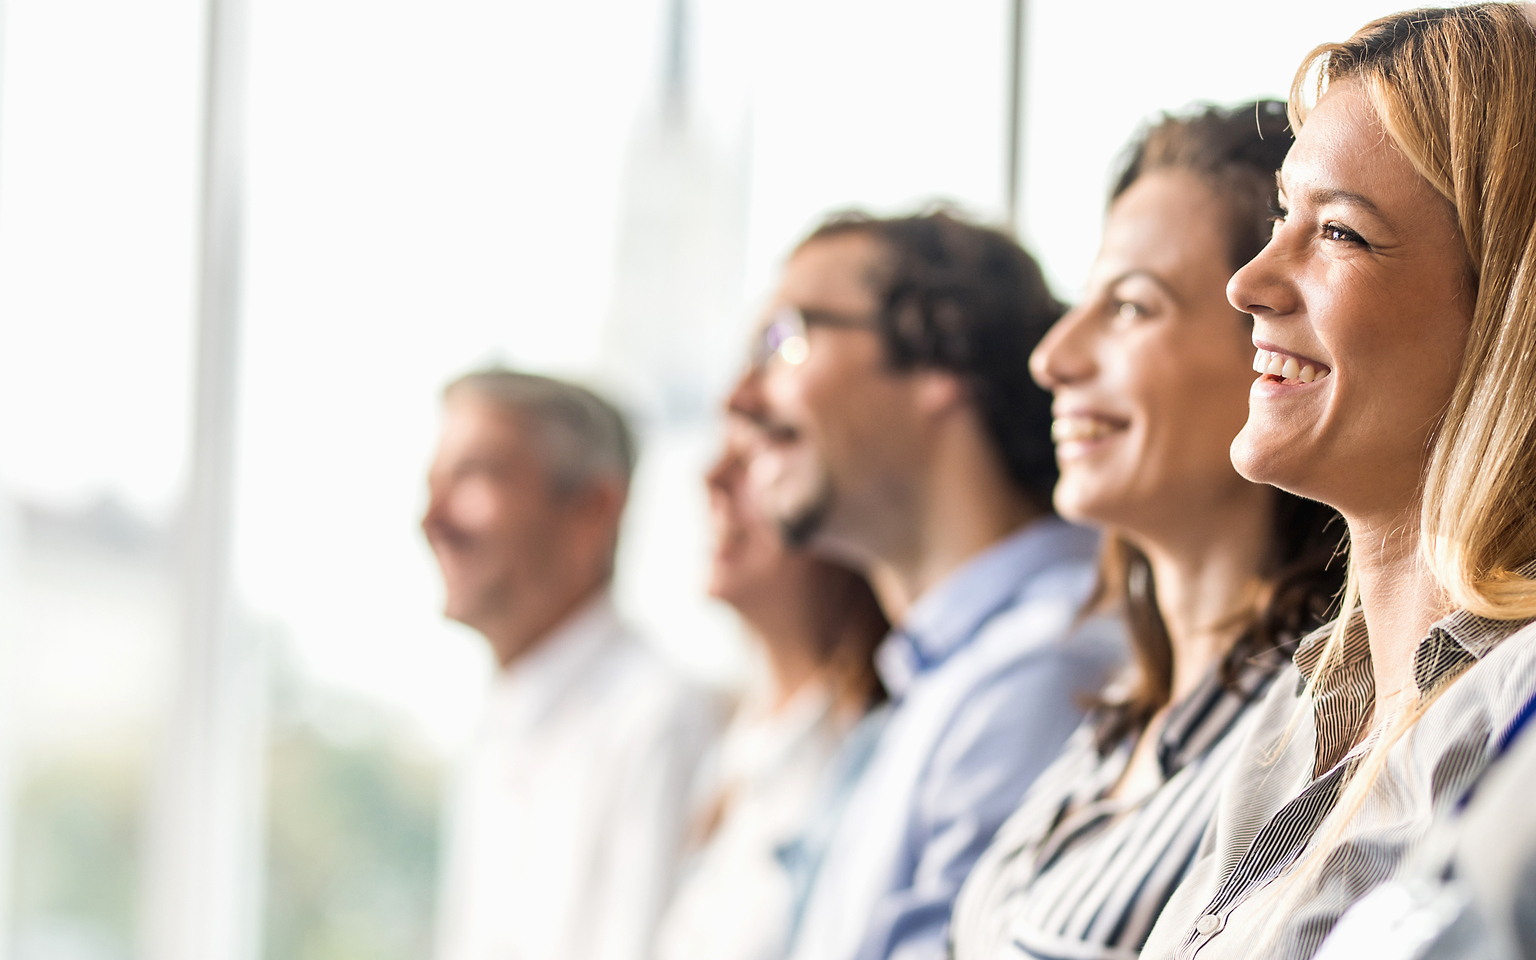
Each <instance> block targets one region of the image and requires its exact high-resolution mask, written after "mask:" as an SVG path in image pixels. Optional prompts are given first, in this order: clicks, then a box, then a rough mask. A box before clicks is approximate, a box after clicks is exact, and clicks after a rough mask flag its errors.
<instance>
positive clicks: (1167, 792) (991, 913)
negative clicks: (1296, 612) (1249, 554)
mask: <svg viewBox="0 0 1536 960" xmlns="http://www.w3.org/2000/svg"><path fill="white" fill-rule="evenodd" d="M1285 665H1286V657H1285V655H1284V653H1283V652H1281V651H1279V650H1274V651H1270V652H1269V653H1268V654H1267V655H1265V656H1262V657H1258V658H1254V659H1252V660H1250V661H1249V662H1248V663H1247V664H1246V665H1244V667H1243V668H1242V669H1241V670H1240V671H1239V672H1238V674H1237V676H1236V677H1234V678H1233V681H1232V682H1231V683H1230V684H1223V683H1222V682H1221V680H1220V677H1219V675H1218V671H1217V670H1216V669H1212V671H1211V672H1210V674H1209V675H1207V677H1206V679H1205V681H1204V682H1203V683H1202V684H1201V686H1200V687H1199V688H1197V689H1196V690H1195V691H1194V692H1193V693H1191V694H1190V695H1189V696H1187V697H1185V698H1184V699H1183V700H1182V701H1181V702H1179V703H1178V704H1176V705H1175V706H1174V707H1173V708H1172V709H1171V710H1170V711H1169V714H1168V718H1167V722H1166V723H1165V725H1164V727H1163V729H1162V732H1161V733H1160V734H1159V735H1158V740H1157V759H1158V765H1159V768H1160V773H1161V779H1160V782H1159V783H1158V784H1157V785H1156V786H1154V787H1152V788H1150V789H1147V790H1145V791H1143V792H1141V793H1140V794H1139V795H1133V796H1111V795H1110V794H1111V792H1112V791H1113V790H1114V788H1115V786H1116V784H1118V783H1119V782H1120V779H1121V777H1122V775H1123V774H1124V773H1125V770H1126V767H1127V766H1128V765H1129V763H1130V761H1131V755H1132V752H1133V751H1134V750H1135V747H1136V742H1137V740H1138V739H1139V736H1140V734H1139V732H1138V733H1136V734H1132V735H1129V736H1127V737H1125V738H1124V739H1123V740H1122V741H1121V742H1120V743H1119V744H1117V745H1116V746H1115V747H1114V749H1112V750H1110V751H1109V752H1108V753H1107V754H1101V753H1100V752H1099V747H1098V733H1099V730H1098V728H1099V724H1100V723H1101V722H1103V721H1102V718H1090V719H1089V720H1088V721H1086V722H1085V723H1084V724H1083V725H1082V726H1081V727H1080V728H1079V729H1078V731H1077V733H1076V734H1074V735H1073V738H1072V740H1071V741H1069V743H1068V744H1067V747H1066V749H1065V750H1064V751H1063V752H1062V755H1061V757H1060V758H1059V759H1058V760H1057V761H1056V762H1055V763H1054V764H1053V765H1052V766H1051V767H1050V768H1049V769H1047V770H1046V772H1045V773H1043V774H1041V776H1040V779H1039V780H1037V781H1036V782H1035V785H1034V787H1032V788H1031V789H1030V792H1029V793H1028V795H1027V796H1026V797H1025V799H1024V802H1023V804H1022V805H1021V806H1020V808H1019V809H1018V811H1017V812H1016V813H1015V814H1014V815H1013V816H1012V817H1011V818H1009V820H1008V822H1007V823H1006V824H1005V825H1004V826H1003V828H1002V829H1001V830H1000V831H999V832H998V834H997V838H996V839H995V840H994V841H993V843H992V846H991V847H990V848H989V849H988V850H987V852H986V854H985V855H984V856H983V857H982V859H981V861H980V862H979V863H978V864H977V866H976V869H975V871H973V872H972V873H971V876H970V878H969V879H967V880H966V883H965V887H964V889H963V890H962V891H961V894H960V899H959V901H958V903H957V904H956V907H955V915H954V921H953V926H952V928H951V936H952V945H953V952H954V956H955V957H956V958H958V960H973V958H982V957H986V958H995V957H1039V958H1047V957H1049V958H1056V957H1063V958H1065V957H1070V958H1073V960H1089V958H1093V960H1101V958H1102V960H1110V958H1114V960H1122V958H1123V960H1133V958H1135V957H1136V955H1137V953H1138V951H1140V949H1141V945H1142V943H1143V942H1144V941H1145V940H1146V938H1147V933H1148V932H1149V931H1150V930H1151V928H1152V924H1153V922H1154V921H1155V920H1156V919H1157V915H1158V913H1159V911H1161V910H1162V908H1163V904H1164V903H1166V902H1167V899H1168V896H1169V895H1170V894H1171V893H1172V892H1173V889H1174V887H1175V886H1176V885H1177V884H1178V882H1179V880H1180V879H1181V878H1182V877H1183V876H1184V873H1185V871H1186V870H1187V869H1188V868H1189V865H1190V863H1191V862H1192V861H1193V859H1194V855H1195V851H1196V848H1197V847H1198V845H1199V843H1200V838H1201V836H1202V835H1203V834H1204V832H1205V828H1206V825H1207V824H1208V823H1209V822H1210V819H1211V814H1212V812H1213V810H1214V809H1215V805H1216V796H1217V793H1218V790H1219V787H1220V784H1221V781H1222V779H1223V776H1222V774H1223V772H1224V771H1225V769H1226V767H1227V765H1228V763H1229V762H1230V761H1231V759H1232V756H1233V754H1234V752H1235V751H1236V749H1237V746H1238V744H1239V742H1240V741H1241V740H1242V734H1243V732H1244V731H1245V730H1246V729H1247V727H1248V725H1249V722H1250V721H1251V720H1252V719H1253V718H1254V717H1255V716H1256V711H1255V710H1253V709H1250V708H1251V707H1252V706H1254V705H1255V704H1256V703H1258V702H1259V701H1260V699H1261V698H1262V696H1263V694H1264V692H1265V691H1266V690H1267V689H1268V688H1269V685H1270V681H1272V680H1273V679H1274V678H1275V675H1276V674H1277V673H1278V672H1279V671H1280V670H1281V669H1282V668H1284V667H1285Z"/></svg>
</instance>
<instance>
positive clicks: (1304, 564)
mask: <svg viewBox="0 0 1536 960" xmlns="http://www.w3.org/2000/svg"><path fill="white" fill-rule="evenodd" d="M1293 139H1294V138H1293V135H1292V133H1291V130H1290V126H1289V124H1288V122H1287V119H1286V104H1285V103H1283V102H1281V101H1279V100H1261V101H1259V102H1257V103H1246V104H1243V105H1242V106H1238V107H1232V108H1230V109H1229V108H1223V107H1216V106H1206V107H1202V108H1200V109H1198V110H1195V111H1193V112H1191V113H1188V114H1184V115H1167V114H1165V115H1164V116H1163V117H1162V118H1161V119H1160V120H1159V122H1157V123H1156V124H1154V125H1152V126H1149V127H1148V128H1146V129H1144V130H1143V131H1142V132H1141V133H1140V135H1139V136H1138V137H1137V138H1136V139H1135V140H1134V141H1132V143H1131V145H1130V147H1129V148H1127V150H1126V152H1125V154H1124V155H1123V157H1122V160H1121V166H1120V172H1119V174H1118V176H1116V177H1115V179H1114V185H1113V187H1112V189H1111V191H1110V196H1109V202H1110V204H1111V205H1113V203H1114V202H1115V200H1116V199H1118V198H1119V197H1120V195H1121V194H1123V193H1125V191H1127V190H1129V189H1130V187H1131V185H1132V184H1134V183H1135V182H1136V181H1137V180H1138V179H1139V178H1140V177H1142V176H1144V175H1145V174H1148V173H1151V172H1152V171H1154V170H1164V169H1179V170H1187V171H1190V172H1192V173H1194V174H1196V175H1197V176H1198V177H1199V178H1200V179H1201V180H1202V181H1204V182H1205V183H1206V184H1207V185H1208V186H1209V187H1210V188H1211V189H1212V190H1213V191H1214V192H1215V193H1216V195H1217V197H1219V198H1220V199H1221V201H1222V202H1223V205H1224V206H1225V208H1226V212H1227V231H1228V246H1227V249H1228V251H1229V256H1230V257H1231V263H1230V267H1231V269H1232V272H1234V273H1235V272H1236V271H1237V270H1238V268H1240V267H1242V266H1243V264H1245V263H1247V262H1248V261H1249V260H1252V259H1253V258H1254V257H1255V256H1257V255H1258V253H1259V251H1260V250H1262V249H1263V248H1264V245H1265V244H1266V243H1268V242H1269V235H1270V230H1271V224H1270V217H1271V216H1272V214H1271V210H1272V209H1273V208H1274V205H1275V201H1276V197H1275V173H1276V172H1277V171H1278V170H1279V169H1280V164H1281V163H1282V162H1283V161H1284V160H1285V154H1286V152H1287V151H1288V150H1289V149H1290V147H1291V143H1292V141H1293ZM1274 494H1275V495H1274V501H1273V502H1274V515H1273V518H1272V523H1271V531H1272V536H1271V544H1272V549H1271V551H1270V555H1269V556H1268V557H1267V558H1266V560H1265V564H1264V568H1263V569H1262V570H1261V571H1260V576H1261V578H1262V584H1261V589H1260V590H1259V592H1258V594H1257V596H1255V597H1254V600H1253V603H1252V605H1251V606H1250V607H1249V609H1248V610H1247V611H1246V612H1245V613H1244V614H1243V617H1244V619H1245V621H1246V622H1245V623H1244V629H1243V632H1242V635H1241V636H1240V638H1239V639H1238V641H1237V643H1236V644H1235V645H1234V646H1233V647H1232V649H1231V650H1230V651H1228V653H1227V655H1226V657H1225V658H1224V659H1223V661H1222V663H1221V666H1220V668H1219V669H1220V671H1221V680H1222V682H1223V683H1227V684H1232V683H1233V682H1234V681H1235V680H1236V679H1237V676H1238V674H1239V672H1240V671H1241V669H1242V667H1243V666H1244V664H1245V663H1247V662H1248V661H1250V660H1252V659H1254V658H1257V657H1263V656H1271V655H1275V653H1276V652H1279V653H1284V654H1285V655H1289V653H1290V652H1292V651H1293V650H1294V649H1295V646H1296V643H1297V641H1298V640H1300V639H1301V638H1302V637H1303V636H1305V635H1306V634H1307V633H1308V632H1310V631H1311V630H1313V629H1314V628H1316V627H1318V626H1321V625H1322V624H1323V623H1325V622H1326V621H1327V620H1328V617H1329V614H1330V611H1331V608H1332V607H1333V606H1334V603H1335V600H1336V599H1337V597H1338V595H1339V592H1340V590H1341V589H1342V587H1343V585H1344V562H1343V559H1342V555H1341V550H1342V546H1343V539H1344V537H1345V536H1346V533H1347V531H1346V529H1345V526H1344V521H1343V519H1342V518H1341V517H1340V516H1339V515H1338V513H1337V512H1335V511H1334V510H1333V508H1331V507H1327V506H1324V505H1323V504H1321V503H1317V502H1316V501H1313V500H1306V499H1303V498H1301V497H1298V496H1295V495H1293V494H1289V493H1286V492H1284V491H1283V490H1276V491H1275V492H1274ZM1087 609H1088V610H1089V611H1092V612H1099V611H1115V612H1119V613H1120V614H1122V615H1123V616H1124V618H1125V621H1126V627H1127V630H1128V632H1129V634H1130V639H1131V651H1132V656H1133V659H1134V661H1135V665H1136V667H1137V671H1136V679H1135V681H1134V684H1133V686H1132V687H1131V689H1130V690H1129V691H1128V692H1127V693H1126V694H1125V695H1124V696H1123V697H1119V698H1117V699H1115V700H1113V701H1104V702H1101V703H1100V704H1099V708H1100V711H1101V717H1102V720H1101V723H1100V725H1099V731H1098V745H1099V749H1100V750H1101V751H1105V752H1107V751H1109V750H1110V749H1112V748H1113V747H1114V745H1115V744H1116V743H1119V742H1120V741H1121V740H1122V739H1123V738H1125V737H1126V736H1128V735H1130V734H1132V733H1136V732H1139V731H1140V730H1142V729H1144V728H1145V727H1146V725H1147V723H1148V722H1149V721H1150V720H1151V719H1152V717H1153V716H1154V715H1155V714H1156V713H1157V712H1158V711H1159V710H1161V709H1162V708H1163V707H1164V706H1166V705H1167V704H1168V701H1169V699H1170V697H1171V695H1172V685H1173V647H1172V645H1171V643H1170V641H1169V639H1168V628H1167V625H1166V624H1165V623H1164V621H1163V615H1162V611H1161V610H1160V609H1158V605H1157V585H1156V583H1155V582H1154V581H1153V576H1152V566H1151V564H1150V563H1149V562H1148V560H1147V557H1146V555H1145V554H1143V553H1142V552H1141V551H1140V550H1138V549H1136V547H1134V546H1133V545H1132V544H1131V543H1130V542H1129V541H1127V540H1126V539H1125V538H1123V537H1120V536H1116V535H1114V534H1110V535H1108V536H1106V537H1105V541H1104V545H1103V549H1102V551H1101V553H1100V559H1099V580H1098V585H1097V587H1096V589H1095V590H1094V593H1093V595H1092V596H1091V597H1090V598H1089V600H1088V606H1087Z"/></svg>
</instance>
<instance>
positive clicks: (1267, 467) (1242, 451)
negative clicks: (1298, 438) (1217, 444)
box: [1232, 420, 1306, 489]
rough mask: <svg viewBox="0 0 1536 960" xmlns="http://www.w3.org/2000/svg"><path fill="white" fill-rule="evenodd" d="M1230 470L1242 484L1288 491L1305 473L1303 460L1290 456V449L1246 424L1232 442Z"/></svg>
mask: <svg viewBox="0 0 1536 960" xmlns="http://www.w3.org/2000/svg"><path fill="white" fill-rule="evenodd" d="M1232 466H1233V467H1234V468H1236V470H1237V472H1238V475H1239V476H1241V477H1242V478H1243V479H1244V480H1250V481H1252V482H1254V483H1267V484H1270V485H1271V486H1276V487H1281V488H1283V489H1291V485H1292V484H1294V483H1295V482H1297V481H1298V480H1303V481H1304V478H1303V477H1298V476H1295V474H1297V473H1305V472H1306V471H1305V470H1304V469H1301V468H1303V467H1304V466H1305V463H1304V460H1303V458H1300V457H1296V456H1295V455H1293V453H1292V445H1291V444H1287V443H1283V442H1281V441H1280V440H1278V438H1276V437H1275V436H1274V435H1273V434H1270V433H1268V432H1267V431H1261V430H1256V429H1254V426H1253V421H1251V420H1250V421H1249V422H1248V424H1246V425H1245V426H1244V427H1243V429H1242V430H1241V431H1239V432H1238V434H1237V438H1236V439H1234V440H1233V441H1232Z"/></svg>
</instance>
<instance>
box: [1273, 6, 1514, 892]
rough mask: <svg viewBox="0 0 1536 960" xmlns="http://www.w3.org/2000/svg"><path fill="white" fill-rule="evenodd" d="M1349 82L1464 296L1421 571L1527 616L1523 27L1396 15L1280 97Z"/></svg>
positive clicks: (1301, 73) (1353, 581) (1351, 589)
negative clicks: (1424, 193)
mask: <svg viewBox="0 0 1536 960" xmlns="http://www.w3.org/2000/svg"><path fill="white" fill-rule="evenodd" d="M1339 80H1350V81H1352V82H1356V83H1358V84H1360V86H1361V88H1362V90H1363V92H1364V93H1365V95H1366V96H1367V97H1368V99H1369V101H1370V103H1371V105H1372V107H1373V108H1374V109H1375V111H1376V114H1377V116H1378V117H1379V118H1380V120H1381V122H1382V124H1383V126H1384V127H1385V128H1386V131H1387V135H1388V136H1389V137H1391V138H1392V141H1393V143H1394V144H1395V145H1396V146H1397V148H1398V149H1399V150H1400V151H1402V153H1403V155H1404V156H1405V157H1407V159H1408V160H1409V162H1410V163H1412V164H1413V166H1414V169H1415V170H1417V171H1418V173H1419V175H1420V176H1422V177H1423V178H1424V179H1425V180H1426V181H1427V182H1428V183H1429V184H1430V185H1431V186H1432V187H1433V188H1434V189H1435V190H1436V191H1438V192H1439V193H1440V195H1441V196H1443V197H1445V199H1446V200H1447V201H1448V202H1449V203H1450V205H1451V206H1452V208H1453V209H1454V212H1455V215H1456V219H1457V223H1458V226H1459V228H1460V233H1461V236H1462V239H1463V241H1464V242H1465V244H1466V254H1467V271H1468V278H1469V283H1470V284H1471V286H1472V289H1473V291H1474V293H1475V298H1474V301H1473V308H1472V318H1471V326H1470V329H1469V331H1468V335H1467V342H1466V351H1465V354H1464V356H1463V358H1462V365H1461V372H1460V376H1459V377H1458V379H1457V382H1456V387H1455V390H1454V392H1453V394H1452V396H1451V398H1450V401H1449V402H1448V403H1447V405H1446V407H1445V412H1444V415H1443V418H1442V420H1441V423H1440V425H1439V428H1438V430H1437V431H1436V434H1435V437H1434V439H1433V441H1432V448H1431V450H1430V457H1429V464H1428V466H1427V469H1426V471H1425V477H1424V488H1423V498H1422V503H1421V507H1420V514H1419V529H1420V542H1419V549H1420V554H1421V556H1422V559H1423V562H1424V564H1425V566H1426V568H1427V569H1428V570H1429V571H1430V573H1431V574H1432V575H1433V576H1434V578H1435V581H1436V582H1437V583H1438V584H1439V586H1440V587H1441V589H1443V590H1444V591H1445V594H1446V596H1447V598H1448V599H1449V600H1450V601H1451V602H1452V603H1453V604H1454V605H1455V606H1457V607H1460V608H1464V609H1466V610H1468V611H1470V612H1471V613H1473V614H1476V615H1478V616H1482V617H1488V618H1490V619H1495V620H1518V619H1525V618H1528V617H1533V616H1536V581H1532V580H1530V579H1527V578H1525V577H1522V576H1521V575H1520V574H1519V573H1518V572H1517V568H1518V567H1519V566H1520V565H1521V564H1523V563H1525V562H1527V561H1529V560H1531V559H1532V558H1533V557H1536V28H1533V24H1532V22H1531V21H1529V20H1527V18H1526V15H1525V12H1524V11H1523V10H1522V9H1521V5H1519V4H1516V3H1497V2H1496V3H1478V4H1471V5H1468V6H1463V7H1451V8H1434V9H1422V10H1411V11H1408V12H1406V13H1400V14H1395V15H1393V16H1389V17H1383V18H1381V19H1379V20H1375V21H1373V22H1371V23H1369V24H1366V25H1365V26H1364V27H1362V28H1361V29H1360V30H1358V31H1357V32H1356V33H1355V35H1354V36H1352V37H1350V38H1349V39H1348V40H1346V41H1345V42H1343V43H1327V44H1323V45H1321V46H1319V47H1317V48H1316V49H1314V50H1313V51H1312V52H1311V53H1310V54H1308V55H1307V56H1306V58H1305V59H1304V60H1303V62H1302V65H1301V68H1300V69H1299V70H1298V71H1297V73H1296V78H1295V81H1294V82H1293V83H1292V85H1291V103H1290V112H1291V122H1292V125H1293V126H1294V127H1295V128H1296V129H1298V130H1299V129H1300V127H1301V125H1302V123H1304V122H1305V120H1306V116H1307V113H1308V110H1309V108H1310V106H1311V105H1313V104H1315V103H1316V101H1317V99H1318V98H1319V97H1321V96H1322V94H1323V93H1324V92H1325V91H1326V90H1327V87H1328V85H1329V83H1331V82H1333V81H1339ZM1359 595H1360V590H1359V582H1358V578H1357V577H1356V575H1355V572H1354V570H1353V568H1351V570H1350V573H1349V575H1348V577H1347V580H1346V584H1345V589H1344V595H1343V602H1342V604H1341V613H1340V616H1339V618H1338V621H1337V622H1336V623H1335V625H1334V629H1333V633H1332V635H1331V636H1330V638H1329V640H1328V642H1327V646H1326V647H1325V649H1324V651H1323V653H1322V656H1321V657H1320V659H1319V663H1318V665H1317V667H1316V669H1315V671H1314V673H1313V675H1312V680H1311V682H1310V683H1309V685H1308V686H1309V689H1308V696H1307V697H1305V698H1304V700H1303V703H1305V702H1308V701H1310V700H1311V696H1310V694H1311V692H1312V690H1313V689H1315V687H1316V685H1317V684H1318V682H1319V680H1320V678H1322V677H1324V676H1325V675H1326V674H1327V673H1328V671H1329V670H1330V669H1331V667H1332V664H1333V661H1334V660H1335V659H1336V657H1337V655H1338V654H1339V652H1340V651H1341V650H1342V649H1343V645H1344V637H1345V631H1346V629H1347V626H1348V623H1349V619H1350V614H1351V611H1352V610H1353V609H1354V607H1355V605H1356V603H1357V602H1358V599H1359ZM1454 679H1455V677H1454V676H1452V677H1447V678H1445V679H1444V680H1443V681H1442V682H1440V683H1439V684H1438V685H1437V686H1436V687H1435V688H1434V689H1432V690H1429V691H1421V692H1420V696H1419V698H1418V700H1417V701H1416V702H1415V703H1414V704H1413V705H1411V706H1410V707H1408V708H1406V709H1404V710H1403V711H1402V712H1400V713H1399V714H1398V715H1397V716H1396V717H1395V718H1393V719H1392V721H1391V723H1390V724H1388V726H1387V727H1386V728H1385V729H1383V730H1382V731H1381V732H1380V734H1379V736H1378V738H1377V741H1376V743H1375V744H1373V745H1372V747H1371V749H1370V751H1369V753H1368V754H1367V755H1366V756H1365V757H1364V758H1362V759H1361V761H1360V764H1359V767H1358V769H1357V771H1356V773H1355V776H1354V777H1353V778H1352V779H1351V783H1350V784H1349V786H1348V788H1347V789H1346V791H1345V793H1344V795H1343V796H1342V797H1341V798H1340V801H1339V808H1340V815H1339V816H1337V817H1336V818H1334V824H1335V825H1334V827H1333V829H1332V830H1331V831H1330V834H1329V837H1327V838H1325V840H1324V841H1323V842H1322V843H1319V844H1316V845H1314V853H1313V854H1312V855H1310V856H1309V857H1308V862H1307V864H1306V865H1304V867H1303V868H1302V869H1301V870H1299V871H1298V872H1297V874H1296V875H1293V876H1294V877H1295V879H1298V880H1299V879H1301V877H1303V876H1305V875H1307V874H1308V873H1310V869H1309V868H1310V867H1314V866H1320V864H1321V860H1322V857H1323V856H1325V855H1326V853H1327V851H1328V848H1329V847H1331V846H1332V843H1331V841H1332V840H1336V839H1337V838H1338V836H1339V835H1340V834H1342V832H1343V830H1344V828H1345V827H1346V826H1347V824H1348V822H1349V821H1350V820H1351V819H1352V818H1353V816H1354V814H1355V813H1356V812H1357V811H1358V810H1359V808H1360V806H1361V805H1362V804H1363V803H1364V802H1365V800H1366V798H1367V796H1368V794H1369V793H1370V791H1371V788H1372V787H1373V785H1374V784H1375V781H1376V779H1377V777H1378V776H1379V774H1380V773H1381V771H1382V770H1383V769H1384V768H1385V765H1386V760H1387V753H1388V751H1389V750H1390V749H1391V748H1392V746H1393V745H1394V744H1395V743H1396V742H1397V741H1399V740H1400V739H1402V737H1403V736H1404V735H1405V734H1407V733H1408V732H1409V731H1410V730H1411V729H1412V728H1413V726H1414V724H1415V723H1417V722H1418V720H1419V718H1420V717H1422V716H1423V715H1424V713H1425V711H1427V710H1428V709H1429V706H1430V705H1431V704H1432V703H1433V702H1434V700H1435V699H1436V698H1437V697H1438V696H1439V695H1440V694H1441V693H1443V692H1444V691H1445V690H1446V689H1447V688H1448V687H1449V686H1450V684H1451V682H1452V681H1453V680H1454Z"/></svg>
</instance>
